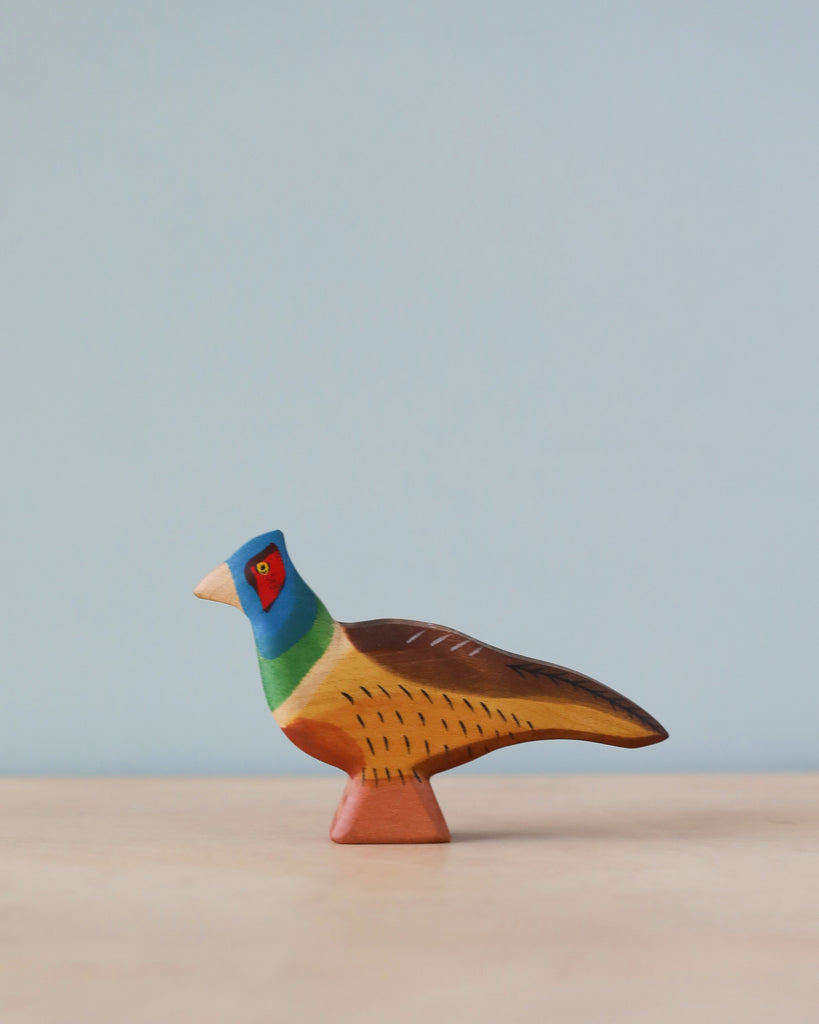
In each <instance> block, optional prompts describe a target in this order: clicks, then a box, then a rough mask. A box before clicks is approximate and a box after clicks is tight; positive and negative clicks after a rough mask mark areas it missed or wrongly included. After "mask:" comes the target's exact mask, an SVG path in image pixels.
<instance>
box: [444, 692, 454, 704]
mask: <svg viewBox="0 0 819 1024" xmlns="http://www.w3.org/2000/svg"><path fill="white" fill-rule="evenodd" d="M444 700H445V701H446V702H447V704H449V706H450V707H452V701H451V700H450V699H449V694H446V693H445V694H444Z"/></svg>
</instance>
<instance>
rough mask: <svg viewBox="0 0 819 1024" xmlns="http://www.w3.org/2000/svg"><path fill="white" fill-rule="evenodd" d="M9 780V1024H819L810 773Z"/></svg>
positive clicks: (813, 781) (816, 830)
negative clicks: (439, 838) (430, 809)
mask: <svg viewBox="0 0 819 1024" xmlns="http://www.w3.org/2000/svg"><path fill="white" fill-rule="evenodd" d="M342 785H343V780H342V779H341V778H339V779H327V778H322V779H295V780H294V779H168V780H150V779H128V780H115V779H106V780H48V779H38V780H13V779H6V780H0V822H2V836H1V837H0V1021H2V1022H3V1024H35V1022H36V1024H74V1022H77V1024H96V1022H105V1024H112V1022H117V1024H137V1022H139V1024H142V1022H146V1024H147V1022H150V1024H164V1022H175V1021H196V1022H197V1024H211V1022H213V1024H216V1022H230V1024H257V1022H258V1024H262V1022H264V1024H269V1022H271V1021H272V1022H279V1021H282V1022H283V1021H299V1022H302V1021H307V1022H312V1021H314V1020H315V1021H320V1020H327V1021H331V1022H333V1024H342V1022H347V1021H350V1022H353V1021H355V1022H360V1024H371V1022H372V1024H376V1022H378V1024H404V1022H410V1021H413V1022H414V1021H424V1022H426V1024H430V1022H437V1021H442V1022H443V1021H447V1022H450V1021H455V1020H470V1021H497V1020H503V1021H509V1022H521V1021H522V1022H529V1021H533V1022H534V1021H538V1022H543V1021H554V1022H557V1024H573V1022H577V1021H584V1022H586V1021H588V1022H606V1024H609V1022H615V1024H617V1022H640V1024H642V1022H652V1024H672V1022H678V1021H679V1022H683V1021H685V1022H691V1021H694V1022H697V1024H710V1022H712V1021H713V1022H716V1021H720V1022H723V1021H728V1022H731V1021H740V1020H741V1021H743V1022H745V1024H748V1022H760V1024H762V1022H765V1024H769V1022H771V1021H776V1022H778V1024H785V1022H787V1024H790V1022H798V1024H815V1022H816V1021H818V1020H819V775H784V774H783V775H757V776H749V775H745V776H742V775H722V776H705V775H701V776H697V775H688V776H685V775H675V776H654V777H647V776H619V777H612V776H607V777H593V776H589V777H567V776H557V777H551V778H548V777H537V778H520V777H517V778H516V777H490V776H480V777H479V776H460V777H458V776H456V777H443V778H441V779H439V780H437V781H436V791H437V792H438V795H439V799H440V803H441V806H442V807H443V809H444V812H445V813H446V815H447V819H448V820H449V823H450V827H451V829H452V838H453V842H452V843H451V844H450V845H436V846H382V847H372V846H360V847H357V846H337V845H335V844H333V843H331V842H330V841H329V840H328V839H327V828H328V824H329V821H330V817H331V814H332V811H333V808H334V806H335V803H336V802H337V799H338V796H339V793H340V791H341V789H342Z"/></svg>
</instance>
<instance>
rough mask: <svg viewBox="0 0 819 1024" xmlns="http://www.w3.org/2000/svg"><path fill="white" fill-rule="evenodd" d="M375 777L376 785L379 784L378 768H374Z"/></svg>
mask: <svg viewBox="0 0 819 1024" xmlns="http://www.w3.org/2000/svg"><path fill="white" fill-rule="evenodd" d="M373 778H374V779H375V784H376V786H377V785H378V769H377V768H373Z"/></svg>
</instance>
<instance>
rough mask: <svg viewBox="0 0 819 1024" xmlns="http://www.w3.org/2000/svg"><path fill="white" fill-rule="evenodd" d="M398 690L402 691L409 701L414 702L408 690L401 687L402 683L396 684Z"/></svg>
mask: <svg viewBox="0 0 819 1024" xmlns="http://www.w3.org/2000/svg"><path fill="white" fill-rule="evenodd" d="M398 689H399V690H403V691H404V693H405V694H406V695H407V696H408V697H409V699H410V700H415V698H414V697H413V695H412V694H411V693H410V692H409V690H408V689H407V688H406V686H404V685H403V683H399V684H398Z"/></svg>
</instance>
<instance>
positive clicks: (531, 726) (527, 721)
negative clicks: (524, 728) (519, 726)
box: [526, 718, 535, 732]
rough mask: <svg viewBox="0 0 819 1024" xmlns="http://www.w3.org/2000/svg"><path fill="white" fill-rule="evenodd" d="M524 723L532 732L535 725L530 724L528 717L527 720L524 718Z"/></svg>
mask: <svg viewBox="0 0 819 1024" xmlns="http://www.w3.org/2000/svg"><path fill="white" fill-rule="evenodd" d="M526 724H527V725H528V726H529V728H530V729H531V730H532V732H534V731H535V727H534V726H533V725H532V723H531V722H530V721H529V719H528V718H527V720H526Z"/></svg>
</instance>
